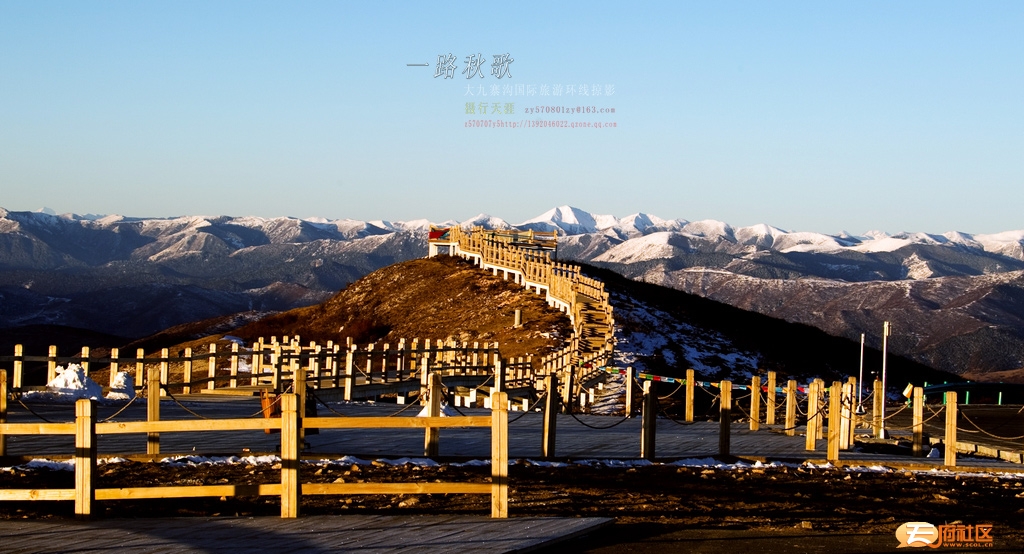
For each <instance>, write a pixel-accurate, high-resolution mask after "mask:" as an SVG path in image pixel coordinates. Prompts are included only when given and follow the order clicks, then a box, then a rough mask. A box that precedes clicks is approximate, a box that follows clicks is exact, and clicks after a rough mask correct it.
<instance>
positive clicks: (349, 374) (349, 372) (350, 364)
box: [345, 344, 423, 401]
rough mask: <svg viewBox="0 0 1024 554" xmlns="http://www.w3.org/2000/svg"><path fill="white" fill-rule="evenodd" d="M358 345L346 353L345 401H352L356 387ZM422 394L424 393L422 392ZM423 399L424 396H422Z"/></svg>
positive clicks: (350, 346)
mask: <svg viewBox="0 0 1024 554" xmlns="http://www.w3.org/2000/svg"><path fill="white" fill-rule="evenodd" d="M355 366H356V345H354V344H352V345H349V347H348V349H347V350H346V351H345V400H346V401H349V400H352V392H353V389H355V386H356V370H355ZM421 392H422V391H421ZM420 396H421V397H422V396H423V395H422V394H420Z"/></svg>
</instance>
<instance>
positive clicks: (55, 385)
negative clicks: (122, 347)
mask: <svg viewBox="0 0 1024 554" xmlns="http://www.w3.org/2000/svg"><path fill="white" fill-rule="evenodd" d="M56 372H57V376H56V377H54V378H53V380H52V381H50V382H49V383H47V384H46V390H45V391H29V392H26V393H25V394H23V395H22V398H23V399H24V400H28V401H31V402H53V403H58V404H65V403H74V402H75V401H76V400H78V399H80V398H88V399H91V400H102V399H103V387H101V386H100V385H99V384H98V383H96V381H93V380H92V379H90V378H89V376H88V375H86V373H85V369H84V368H83V367H82V366H80V365H79V364H70V365H68V367H66V368H65V367H64V366H58V367H57V370H56Z"/></svg>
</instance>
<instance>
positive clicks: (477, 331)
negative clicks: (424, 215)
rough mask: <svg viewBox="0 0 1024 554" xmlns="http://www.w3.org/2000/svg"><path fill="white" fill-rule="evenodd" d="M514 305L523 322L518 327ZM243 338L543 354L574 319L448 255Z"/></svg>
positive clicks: (413, 264)
mask: <svg viewBox="0 0 1024 554" xmlns="http://www.w3.org/2000/svg"><path fill="white" fill-rule="evenodd" d="M515 310H522V314H523V322H524V324H523V326H522V327H520V328H514V326H513V324H514V320H515ZM231 334H232V335H235V336H238V337H240V338H242V339H244V340H246V341H253V340H255V339H257V338H258V337H261V336H262V337H265V338H269V337H270V336H273V335H277V336H280V335H284V334H287V335H299V336H300V337H301V339H302V341H303V342H306V341H310V340H313V341H317V342H319V343H326V342H327V341H328V340H333V341H335V342H339V341H342V342H343V341H344V340H345V338H346V337H352V339H353V341H355V342H356V343H357V344H365V343H369V342H377V341H384V342H396V341H397V340H398V339H400V338H406V339H413V338H420V339H431V340H437V339H447V338H453V339H456V340H460V341H466V342H474V341H479V342H484V341H487V342H495V341H497V342H498V343H500V348H501V352H502V355H503V356H504V357H506V358H510V357H518V356H526V355H527V354H533V355H535V356H537V355H542V354H546V353H548V352H549V351H552V350H555V349H557V348H560V347H561V346H562V343H563V341H564V339H566V338H567V337H569V335H570V334H571V327H570V324H569V319H568V317H566V316H565V315H564V314H562V313H561V312H559V311H558V310H555V309H553V308H550V307H549V306H548V305H547V304H546V303H545V302H544V299H543V298H542V297H540V296H537V295H536V294H533V293H531V292H529V291H527V290H526V289H524V288H522V287H520V286H518V285H516V284H515V283H513V282H511V281H504V280H502V279H501V278H498V277H494V276H493V275H491V274H490V273H489V272H486V271H484V270H482V269H479V268H477V267H475V266H473V265H472V264H470V263H469V262H466V261H465V260H462V259H459V258H452V257H449V256H439V257H435V258H427V259H417V260H412V261H408V262H402V263H398V264H394V265H391V266H388V267H386V268H384V269H380V270H377V271H375V272H373V273H371V274H369V275H367V276H366V277H363V278H362V279H359V280H358V281H356V282H354V283H352V284H351V285H349V286H348V287H347V288H345V289H344V290H342V291H341V292H339V293H338V294H336V295H335V296H334V297H332V298H331V299H329V300H328V301H326V302H324V303H322V304H318V305H316V306H310V307H306V308H297V309H294V310H290V311H287V312H283V313H279V314H275V315H271V316H269V317H265V318H263V319H260V320H259V321H255V322H252V323H249V324H247V325H244V326H242V327H240V328H238V329H235V330H234V331H232V332H231Z"/></svg>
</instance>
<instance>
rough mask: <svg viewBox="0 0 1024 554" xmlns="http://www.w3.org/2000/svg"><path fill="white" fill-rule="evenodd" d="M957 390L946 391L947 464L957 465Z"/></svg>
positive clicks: (945, 461) (950, 465)
mask: <svg viewBox="0 0 1024 554" xmlns="http://www.w3.org/2000/svg"><path fill="white" fill-rule="evenodd" d="M956 416H957V404H956V391H949V392H947V393H946V439H945V442H946V445H945V446H946V452H945V454H946V455H945V460H944V463H945V465H947V466H949V467H955V466H956Z"/></svg>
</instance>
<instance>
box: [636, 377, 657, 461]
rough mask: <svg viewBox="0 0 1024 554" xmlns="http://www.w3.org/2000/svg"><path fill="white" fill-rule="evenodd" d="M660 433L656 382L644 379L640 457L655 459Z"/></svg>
mask: <svg viewBox="0 0 1024 554" xmlns="http://www.w3.org/2000/svg"><path fill="white" fill-rule="evenodd" d="M657 433H658V396H657V395H656V394H654V382H652V381H644V408H643V415H642V425H641V428H640V457H641V458H643V459H645V460H654V450H655V447H656V438H657Z"/></svg>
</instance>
